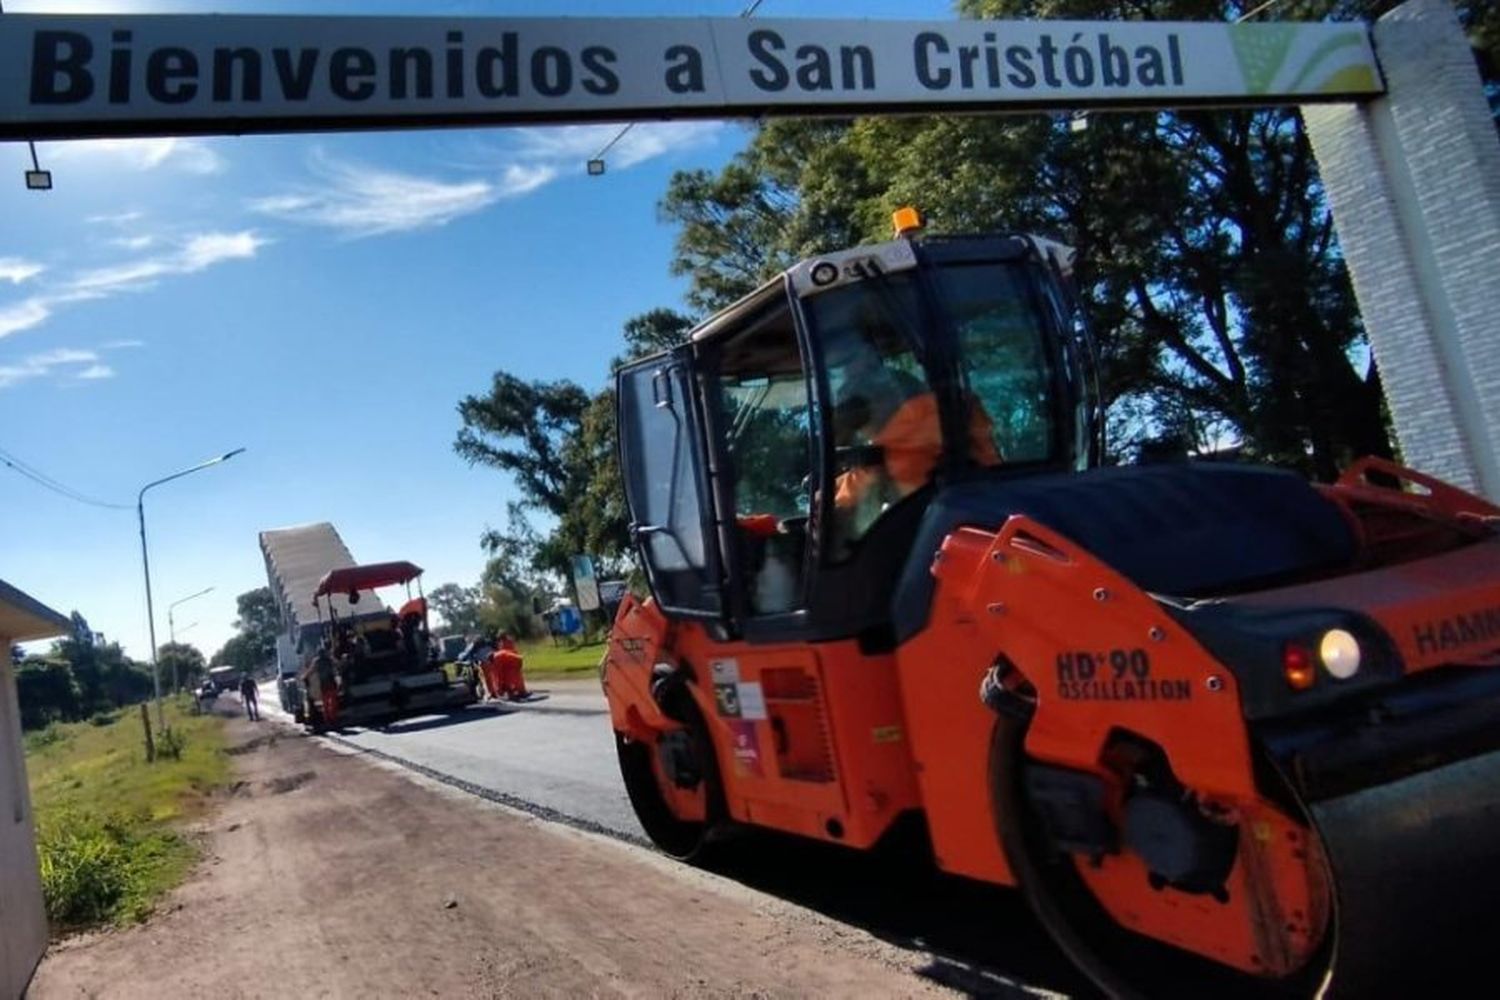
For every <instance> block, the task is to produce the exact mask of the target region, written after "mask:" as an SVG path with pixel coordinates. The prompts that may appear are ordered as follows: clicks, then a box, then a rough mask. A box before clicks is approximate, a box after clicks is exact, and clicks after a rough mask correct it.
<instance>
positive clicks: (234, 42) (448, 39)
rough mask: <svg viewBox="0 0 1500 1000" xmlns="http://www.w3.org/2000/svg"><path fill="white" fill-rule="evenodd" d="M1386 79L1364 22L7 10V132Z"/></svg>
mask: <svg viewBox="0 0 1500 1000" xmlns="http://www.w3.org/2000/svg"><path fill="white" fill-rule="evenodd" d="M1381 92H1382V85H1381V82H1380V75H1379V71H1378V68H1377V66H1376V62H1375V56H1374V53H1373V51H1372V50H1371V47H1370V42H1369V34H1368V31H1367V29H1366V27H1365V26H1364V25H1363V24H1356V23H1315V24H1289V23H1280V24H1204V23H1171V22H1115V21H1110V22H1098V21H1096V22H1073V21H970V20H956V21H931V22H916V21H872V20H839V21H834V20H802V19H796V20H792V19H779V20H773V19H768V20H760V19H754V20H751V19H745V18H445V17H444V18H439V17H401V18H396V17H267V16H238V15H235V16H219V15H155V16H145V15H142V16H130V15H87V16H56V15H53V16H49V15H25V14H0V137H4V138H84V137H97V136H108V135H124V134H130V135H143V134H185V133H218V134H224V133H240V132H287V131H310V130H324V129H333V128H341V129H343V128H352V129H381V128H394V127H401V126H423V127H432V126H439V125H462V124H487V123H488V124H507V123H522V122H528V121H530V122H537V121H546V122H564V121H606V120H620V119H626V118H679V117H739V116H746V115H762V114H773V115H774V114H808V113H824V114H826V113H840V112H865V111H937V110H970V111H979V110H996V111H999V110H1005V109H1006V108H1015V109H1026V108H1058V107H1090V106H1111V105H1113V106H1137V107H1139V106H1172V105H1184V104H1194V103H1197V104H1268V103H1278V102H1282V103H1293V102H1295V103H1310V102H1314V101H1327V100H1350V99H1359V98H1362V97H1368V96H1371V95H1375V94H1378V93H1381Z"/></svg>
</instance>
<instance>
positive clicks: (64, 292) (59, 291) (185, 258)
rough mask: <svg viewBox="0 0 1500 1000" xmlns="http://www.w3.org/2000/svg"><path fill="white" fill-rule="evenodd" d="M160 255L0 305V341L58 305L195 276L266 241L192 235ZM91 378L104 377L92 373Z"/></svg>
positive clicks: (243, 235)
mask: <svg viewBox="0 0 1500 1000" xmlns="http://www.w3.org/2000/svg"><path fill="white" fill-rule="evenodd" d="M175 242H176V245H175V246H174V247H172V248H171V249H168V250H166V251H164V252H162V253H159V254H155V255H152V256H147V257H138V258H136V259H134V260H125V261H120V262H119V263H115V264H109V265H106V266H104V267H96V268H90V269H88V270H84V271H78V272H75V273H73V274H71V275H68V276H66V277H63V278H60V279H59V280H56V281H53V282H51V283H50V284H47V285H45V286H44V287H43V288H42V289H40V290H39V291H38V292H37V294H34V295H32V296H30V297H29V298H25V299H21V300H20V301H18V302H14V303H10V304H6V305H0V339H3V338H5V337H7V336H9V335H11V334H13V333H19V332H20V331H22V330H29V329H31V328H32V327H35V326H38V325H39V324H41V323H43V322H45V321H46V320H47V319H48V318H49V317H50V316H52V315H53V313H54V312H56V310H57V309H58V308H60V307H63V306H66V305H69V304H71V303H76V302H85V301H88V300H91V299H102V298H108V297H109V296H112V295H119V294H122V293H124V292H134V291H142V290H144V289H147V288H150V287H152V286H153V285H155V284H156V283H157V282H159V281H160V280H162V279H163V278H168V277H174V276H179V275H187V274H196V273H198V272H199V271H204V270H207V269H208V268H210V267H213V266H214V265H216V264H221V263H223V262H225V261H232V260H247V259H249V258H252V257H254V256H255V255H256V254H257V253H259V251H260V249H261V247H264V246H266V245H267V244H268V243H269V242H270V240H269V239H267V238H266V237H264V236H262V235H260V234H259V233H257V232H255V231H254V230H250V229H245V230H240V231H238V232H207V233H195V234H193V235H190V236H186V237H183V238H181V239H179V240H177V241H175ZM106 346H107V347H139V346H141V342H140V341H138V340H117V341H112V342H111V343H110V344H108V345H106ZM90 377H91V378H105V377H108V376H102V375H94V376H90Z"/></svg>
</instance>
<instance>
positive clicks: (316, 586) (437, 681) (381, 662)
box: [260, 522, 475, 731]
mask: <svg viewBox="0 0 1500 1000" xmlns="http://www.w3.org/2000/svg"><path fill="white" fill-rule="evenodd" d="M260 545H261V551H262V553H263V554H264V556H265V562H266V578H267V580H268V582H269V584H270V587H271V592H272V594H273V595H275V597H276V601H277V605H278V607H279V608H280V611H281V621H282V625H283V631H282V634H281V635H280V636H279V637H278V640H277V660H278V667H277V677H278V679H277V690H278V694H279V696H280V700H281V704H282V708H283V709H284V710H286V711H287V712H289V713H291V715H292V716H293V718H294V719H296V721H297V722H299V723H303V724H305V725H307V726H308V727H309V728H311V729H313V730H315V731H321V730H322V729H325V728H327V727H328V725H329V724H330V723H331V722H334V723H336V724H338V725H341V726H342V725H368V724H372V723H384V722H389V721H392V720H394V719H397V718H401V717H403V716H410V715H415V714H420V713H425V712H432V711H441V710H445V709H450V708H456V707H462V706H464V705H467V704H470V703H472V702H473V701H474V699H475V694H474V690H473V688H472V687H471V686H469V685H465V684H463V683H453V682H450V681H449V680H448V677H447V675H446V674H445V673H444V672H443V670H442V668H441V666H439V665H438V664H437V663H435V662H434V659H433V656H432V651H431V647H430V643H429V640H428V635H429V633H428V621H427V601H426V599H425V597H423V596H422V594H421V583H420V578H421V575H422V570H421V568H420V567H418V566H416V565H414V564H412V563H410V562H405V561H400V562H386V563H374V564H369V565H359V564H357V563H356V562H355V561H354V557H353V556H352V555H351V554H350V552H349V549H348V547H347V546H345V544H344V542H343V539H341V538H340V537H339V534H338V532H337V531H336V530H335V529H334V527H333V525H332V524H329V523H327V522H320V523H316V524H307V525H301V526H297V527H292V528H281V529H275V530H270V531H263V532H261V534H260ZM413 583H416V584H417V594H416V596H413V595H412V594H411V584H413ZM390 586H403V587H405V588H406V590H407V600H406V602H405V603H404V604H402V606H401V607H400V608H399V609H392V608H391V607H389V606H387V605H385V604H384V603H382V601H381V600H380V597H379V595H378V594H377V593H376V591H377V589H379V588H383V587H390ZM320 650H321V651H323V652H325V653H326V654H327V655H328V656H329V658H330V667H331V669H330V671H328V672H326V673H325V676H328V677H329V678H330V681H329V683H328V684H327V685H326V687H327V690H328V691H330V692H332V694H333V697H334V700H333V701H332V702H327V701H325V700H324V698H323V695H324V693H325V684H324V682H323V679H322V678H320V676H319V670H318V654H319V652H320ZM325 706H327V707H333V708H336V719H334V720H329V719H328V718H326V708H325Z"/></svg>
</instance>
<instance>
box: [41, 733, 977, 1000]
mask: <svg viewBox="0 0 1500 1000" xmlns="http://www.w3.org/2000/svg"><path fill="white" fill-rule="evenodd" d="M230 725H231V727H232V728H231V732H230V745H231V747H232V748H233V749H232V751H231V752H232V753H234V759H235V764H236V770H237V774H236V782H235V784H234V786H233V788H232V790H231V792H230V793H229V794H228V795H227V796H226V799H225V802H224V805H223V807H222V809H220V810H219V811H218V812H217V814H215V815H214V816H213V817H212V819H211V820H210V822H209V823H208V825H207V826H206V827H205V828H204V830H203V833H204V836H205V837H206V842H207V858H206V860H205V862H204V863H203V865H202V866H201V868H200V870H199V871H198V872H197V873H196V874H195V875H194V876H193V877H192V878H191V879H189V881H188V882H187V883H185V884H184V885H183V886H181V887H180V888H178V889H177V890H176V891H174V892H173V893H172V895H171V896H170V897H169V898H168V899H167V900H166V901H165V902H164V903H163V905H162V907H161V909H160V911H159V912H158V914H157V915H156V916H155V917H153V918H152V919H151V920H150V921H149V922H148V923H146V924H144V925H142V926H139V927H135V928H132V929H130V930H126V931H118V932H109V933H101V934H94V935H88V936H84V937H79V938H74V939H71V940H69V941H66V942H64V943H62V944H59V945H55V946H54V947H53V949H52V951H51V952H50V953H49V954H48V956H47V958H46V959H45V960H44V961H43V963H42V966H41V968H40V969H39V970H38V972H37V975H36V979H35V980H34V982H33V984H32V989H31V992H30V995H31V996H32V997H34V998H38V1000H43V998H49V997H84V996H109V997H112V998H114V997H142V998H147V997H149V998H158V997H162V996H213V997H217V998H226V997H255V996H278V997H279V996H286V995H296V996H308V997H314V996H316V997H344V996H360V997H365V996H403V997H405V996H417V995H430V996H496V997H506V996H525V997H536V996H559V997H561V996H567V997H574V996H649V997H658V996H693V997H702V996H744V995H756V996H813V995H816V996H819V997H824V996H861V997H866V996H871V995H879V996H942V995H949V994H947V992H946V991H945V990H943V989H942V988H941V987H939V986H937V985H935V984H933V983H932V982H930V981H928V980H926V979H924V978H922V976H921V974H920V966H921V959H922V956H918V955H912V954H910V953H908V952H903V951H900V950H898V949H895V948H892V947H890V946H888V945H886V944H884V943H882V942H880V941H878V940H876V939H874V938H872V937H871V936H869V935H868V934H865V933H863V932H861V931H858V930H855V929H851V928H849V927H846V926H843V925H840V924H837V923H835V922H832V921H829V920H827V919H825V918H822V917H820V916H817V915H816V914H812V913H809V912H807V911H805V910H801V909H799V908H797V907H795V906H792V905H790V904H787V903H784V902H782V901H780V900H776V899H774V898H771V897H767V896H764V895H761V894H759V893H756V892H754V891H752V890H749V889H746V888H744V887H742V886H740V885H738V884H736V883H733V882H730V881H727V880H724V879H721V878H717V877H715V876H712V875H708V874H706V873H703V872H699V871H696V870H694V869H690V868H687V867H685V866H682V865H678V864H675V863H672V862H669V861H666V860H665V859H662V858H660V857H659V856H656V855H653V854H651V853H649V852H647V851H644V850H641V849H639V848H635V847H632V846H630V845H626V844H621V843H618V842H615V841H612V840H608V839H605V838H601V837H597V836H593V835H590V834H584V833H579V832H577V831H574V830H571V829H568V828H566V827H561V826H558V825H556V824H550V823H545V822H543V821H540V820H537V819H533V818H531V817H527V816H524V815H520V814H518V813H515V812H513V811H510V810H506V809H504V808H502V807H499V806H494V805H491V804H489V803H486V802H483V801H480V800H478V799H474V798H472V797H470V796H466V795H463V794H462V793H459V792H455V791H452V790H450V789H447V788H445V787H444V786H441V785H438V784H436V783H433V782H428V781H425V780H422V779H415V778H413V777H412V776H411V775H410V774H409V773H407V772H403V771H399V770H397V769H395V768H393V767H391V766H389V765H384V764H380V763H377V762H374V761H371V760H370V759H368V758H365V757H362V756H358V755H354V754H351V753H345V752H342V751H338V750H333V749H328V748H326V747H325V746H323V745H321V744H320V743H319V742H317V741H315V740H311V739H308V738H306V737H303V736H300V735H297V734H295V733H294V732H293V731H292V730H290V729H289V728H285V727H281V726H278V725H276V724H274V723H262V724H260V725H259V726H252V725H251V724H249V723H247V722H244V721H243V720H237V721H235V722H232V723H230Z"/></svg>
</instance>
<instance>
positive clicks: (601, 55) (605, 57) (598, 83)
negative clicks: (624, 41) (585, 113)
mask: <svg viewBox="0 0 1500 1000" xmlns="http://www.w3.org/2000/svg"><path fill="white" fill-rule="evenodd" d="M619 58H620V57H619V56H617V55H616V54H615V51H614V50H613V49H607V48H605V47H604V46H603V45H590V46H589V47H588V48H586V49H584V50H583V68H584V69H586V70H588V73H587V75H585V76H584V78H583V89H584V90H587V91H588V92H589V93H590V94H598V95H599V96H600V97H604V96H607V95H609V94H616V93H619V91H620V77H619V76H618V75H617V74H616V73H615V71H614V69H613V68H612V67H613V66H614V64H615V62H616V60H618V59H619Z"/></svg>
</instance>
